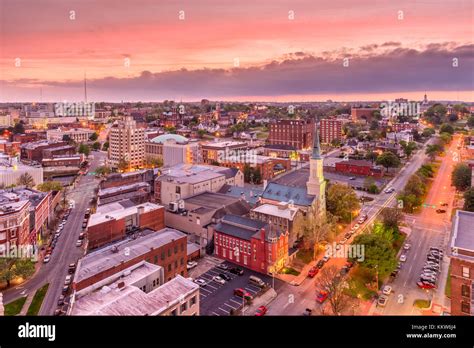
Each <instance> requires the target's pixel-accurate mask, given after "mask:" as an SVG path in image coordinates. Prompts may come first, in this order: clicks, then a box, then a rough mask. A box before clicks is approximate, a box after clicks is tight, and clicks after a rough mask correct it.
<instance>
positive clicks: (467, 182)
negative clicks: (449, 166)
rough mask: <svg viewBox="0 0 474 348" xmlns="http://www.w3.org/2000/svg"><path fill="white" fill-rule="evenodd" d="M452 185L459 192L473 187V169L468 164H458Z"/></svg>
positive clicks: (452, 177) (452, 178)
mask: <svg viewBox="0 0 474 348" xmlns="http://www.w3.org/2000/svg"><path fill="white" fill-rule="evenodd" d="M451 185H453V186H454V187H456V190H458V191H464V190H466V189H467V188H469V187H470V186H471V168H469V166H468V165H467V164H464V163H459V164H457V165H456V166H455V167H454V169H453V173H452V175H451Z"/></svg>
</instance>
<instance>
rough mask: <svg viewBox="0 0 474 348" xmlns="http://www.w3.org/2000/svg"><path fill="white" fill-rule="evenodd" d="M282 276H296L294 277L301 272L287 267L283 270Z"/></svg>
mask: <svg viewBox="0 0 474 348" xmlns="http://www.w3.org/2000/svg"><path fill="white" fill-rule="evenodd" d="M280 273H282V274H291V275H294V276H297V275H299V274H300V272H298V271H297V270H296V269H294V268H291V267H285V268H283V269H282V270H281V272H280Z"/></svg>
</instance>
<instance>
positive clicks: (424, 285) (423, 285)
mask: <svg viewBox="0 0 474 348" xmlns="http://www.w3.org/2000/svg"><path fill="white" fill-rule="evenodd" d="M416 285H417V286H418V287H419V288H421V289H434V288H435V287H436V286H435V285H434V284H431V283H427V282H423V281H419V282H417V283H416Z"/></svg>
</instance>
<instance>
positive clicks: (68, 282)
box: [64, 275, 72, 285]
mask: <svg viewBox="0 0 474 348" xmlns="http://www.w3.org/2000/svg"><path fill="white" fill-rule="evenodd" d="M71 281H72V276H71V275H67V276H66V279H65V280H64V285H69V284H71Z"/></svg>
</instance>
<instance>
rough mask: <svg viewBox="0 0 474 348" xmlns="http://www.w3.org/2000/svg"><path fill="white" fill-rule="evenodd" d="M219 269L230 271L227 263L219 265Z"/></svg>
mask: <svg viewBox="0 0 474 348" xmlns="http://www.w3.org/2000/svg"><path fill="white" fill-rule="evenodd" d="M217 268H220V269H223V270H225V271H227V270H228V269H229V266H227V265H226V264H225V263H220V264H218V265H217Z"/></svg>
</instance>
